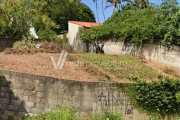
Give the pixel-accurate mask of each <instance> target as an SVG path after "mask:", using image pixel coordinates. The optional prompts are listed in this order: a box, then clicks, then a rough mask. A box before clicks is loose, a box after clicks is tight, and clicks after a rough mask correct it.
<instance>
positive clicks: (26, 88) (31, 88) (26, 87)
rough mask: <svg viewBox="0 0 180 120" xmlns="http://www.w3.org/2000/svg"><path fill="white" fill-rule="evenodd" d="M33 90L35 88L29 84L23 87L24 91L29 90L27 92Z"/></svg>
mask: <svg viewBox="0 0 180 120" xmlns="http://www.w3.org/2000/svg"><path fill="white" fill-rule="evenodd" d="M34 88H35V87H34V86H33V85H29V84H27V85H24V87H23V89H24V90H29V91H33V90H34Z"/></svg>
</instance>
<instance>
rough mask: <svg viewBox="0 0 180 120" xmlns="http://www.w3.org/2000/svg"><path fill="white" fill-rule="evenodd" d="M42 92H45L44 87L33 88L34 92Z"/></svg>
mask: <svg viewBox="0 0 180 120" xmlns="http://www.w3.org/2000/svg"><path fill="white" fill-rule="evenodd" d="M44 90H45V88H44V87H41V86H36V87H35V91H37V92H43V91H44Z"/></svg>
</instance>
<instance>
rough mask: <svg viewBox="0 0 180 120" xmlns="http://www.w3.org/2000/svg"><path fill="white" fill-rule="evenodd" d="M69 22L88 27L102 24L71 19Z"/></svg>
mask: <svg viewBox="0 0 180 120" xmlns="http://www.w3.org/2000/svg"><path fill="white" fill-rule="evenodd" d="M69 22H70V23H73V24H77V25H81V26H83V27H87V28H90V27H94V26H99V25H101V24H100V23H95V22H80V21H69Z"/></svg>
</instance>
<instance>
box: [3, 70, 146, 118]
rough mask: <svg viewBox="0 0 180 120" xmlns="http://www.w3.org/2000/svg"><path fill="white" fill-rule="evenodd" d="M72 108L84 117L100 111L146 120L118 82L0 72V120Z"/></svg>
mask: <svg viewBox="0 0 180 120" xmlns="http://www.w3.org/2000/svg"><path fill="white" fill-rule="evenodd" d="M57 106H72V107H73V108H74V110H75V111H76V114H77V115H78V116H80V117H85V116H87V115H89V114H90V115H92V114H101V113H102V108H104V107H107V108H109V109H110V110H112V111H114V110H119V112H120V113H121V114H122V115H123V117H124V118H125V120H146V119H147V120H148V117H147V116H145V115H143V114H140V113H139V112H138V111H137V110H136V109H135V108H133V106H132V105H131V101H130V100H129V99H128V97H127V96H126V95H125V93H124V92H123V91H122V90H121V87H120V86H119V84H118V83H104V82H82V81H72V80H63V79H57V78H52V77H46V76H39V75H32V74H26V73H18V72H13V71H6V70H0V116H1V118H0V119H5V118H7V116H8V115H9V114H11V115H12V116H14V117H15V119H19V118H20V117H21V116H23V115H24V114H27V113H28V114H38V113H41V112H44V111H48V110H52V109H56V107H57Z"/></svg>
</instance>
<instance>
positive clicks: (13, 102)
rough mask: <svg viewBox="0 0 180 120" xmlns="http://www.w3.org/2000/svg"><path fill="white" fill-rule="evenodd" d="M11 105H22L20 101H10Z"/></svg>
mask: <svg viewBox="0 0 180 120" xmlns="http://www.w3.org/2000/svg"><path fill="white" fill-rule="evenodd" d="M10 104H11V105H17V106H18V105H21V104H22V101H19V100H11V102H10Z"/></svg>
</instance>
